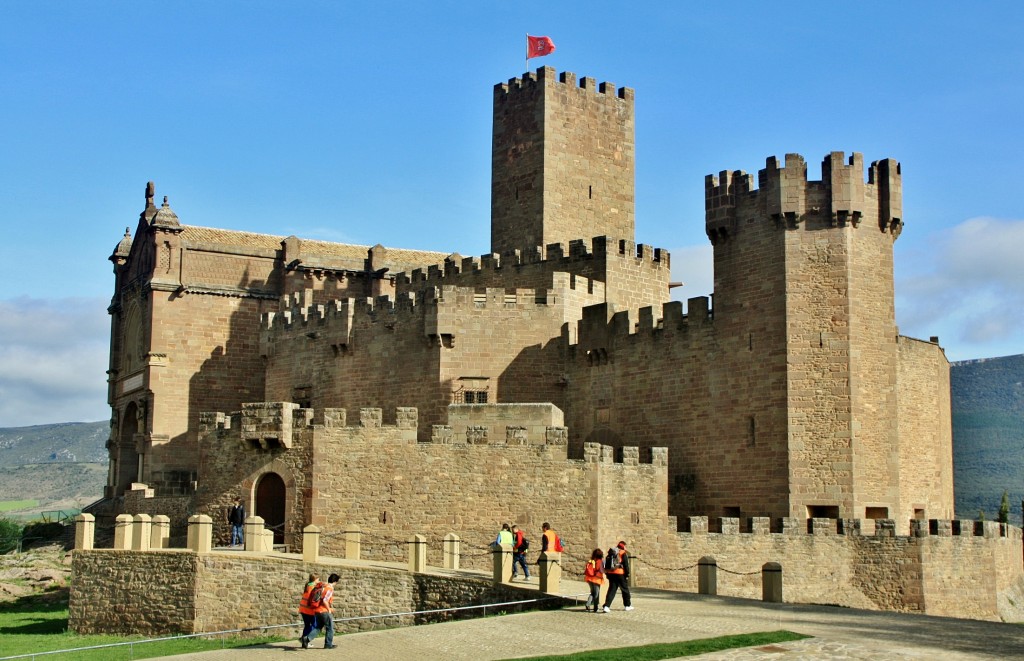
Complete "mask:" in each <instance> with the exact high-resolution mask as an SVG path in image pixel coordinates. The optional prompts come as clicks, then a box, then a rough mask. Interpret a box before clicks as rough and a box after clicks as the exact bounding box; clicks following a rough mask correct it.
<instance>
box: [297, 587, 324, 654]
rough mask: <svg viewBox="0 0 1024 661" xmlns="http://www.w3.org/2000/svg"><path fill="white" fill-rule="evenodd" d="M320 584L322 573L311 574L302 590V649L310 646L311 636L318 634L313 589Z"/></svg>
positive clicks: (300, 642) (300, 640)
mask: <svg viewBox="0 0 1024 661" xmlns="http://www.w3.org/2000/svg"><path fill="white" fill-rule="evenodd" d="M318 585H320V575H319V574H310V575H309V580H308V581H306V587H305V588H303V590H302V598H301V599H299V615H301V616H302V635H301V636H299V644H301V645H302V649H306V648H307V647H309V636H310V634H313V635H314V637H315V636H316V633H315V632H316V609H317V605H315V604H313V603H311V602H312V599H313V590H315V589H316V587H317V586H318Z"/></svg>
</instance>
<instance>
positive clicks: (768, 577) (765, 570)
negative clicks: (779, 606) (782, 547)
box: [761, 562, 782, 603]
mask: <svg viewBox="0 0 1024 661" xmlns="http://www.w3.org/2000/svg"><path fill="white" fill-rule="evenodd" d="M761 601H772V602H775V603H782V565H780V564H779V563H777V562H766V563H764V565H763V566H762V567H761Z"/></svg>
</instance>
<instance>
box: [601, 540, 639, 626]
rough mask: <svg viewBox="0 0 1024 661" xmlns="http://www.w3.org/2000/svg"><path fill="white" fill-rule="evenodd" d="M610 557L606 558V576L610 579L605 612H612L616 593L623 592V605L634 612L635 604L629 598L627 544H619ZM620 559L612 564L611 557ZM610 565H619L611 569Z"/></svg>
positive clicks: (610, 553)
mask: <svg viewBox="0 0 1024 661" xmlns="http://www.w3.org/2000/svg"><path fill="white" fill-rule="evenodd" d="M608 555H609V557H608V558H605V570H604V574H605V576H607V577H608V594H607V595H605V598H604V612H605V613H607V612H609V611H611V608H610V606H611V605H612V600H614V599H615V593H616V592H617V591H618V590H622V603H623V605H624V606H625V607H626V610H628V611H631V610H633V602H632V600H631V599H630V597H629V552H628V551H626V542H619V543H618V545H617V546H616V547H615V548H614V549H612V550H610V551H609V553H608ZM613 555H614V556H615V557H617V558H618V562H617V563H614V562H610V556H613ZM610 565H618V566H615V567H611V566H610Z"/></svg>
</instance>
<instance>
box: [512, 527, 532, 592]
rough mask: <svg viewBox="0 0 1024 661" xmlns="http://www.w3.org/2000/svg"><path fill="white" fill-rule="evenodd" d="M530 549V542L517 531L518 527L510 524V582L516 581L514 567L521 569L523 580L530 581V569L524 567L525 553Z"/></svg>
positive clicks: (520, 531)
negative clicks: (517, 566)
mask: <svg viewBox="0 0 1024 661" xmlns="http://www.w3.org/2000/svg"><path fill="white" fill-rule="evenodd" d="M529 548H530V540H528V539H526V535H524V534H523V531H522V530H520V529H519V526H517V525H516V524H514V523H513V524H512V580H515V579H516V576H517V575H518V573H517V572H516V565H519V566H520V567H522V568H523V577H524V580H527V581H528V580H530V569H529V568H528V567H527V566H526V551H527V549H529Z"/></svg>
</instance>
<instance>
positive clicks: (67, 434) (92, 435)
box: [0, 420, 110, 468]
mask: <svg viewBox="0 0 1024 661" xmlns="http://www.w3.org/2000/svg"><path fill="white" fill-rule="evenodd" d="M109 434H110V423H109V422H108V421H106V420H103V421H102V422H61V423H57V424H52V425H35V426H33V427H6V428H0V468H3V467H7V466H21V465H22V464H44V463H50V462H86V463H96V462H100V463H106V462H107V450H106V448H105V445H106V442H107V436H108V435H109Z"/></svg>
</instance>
